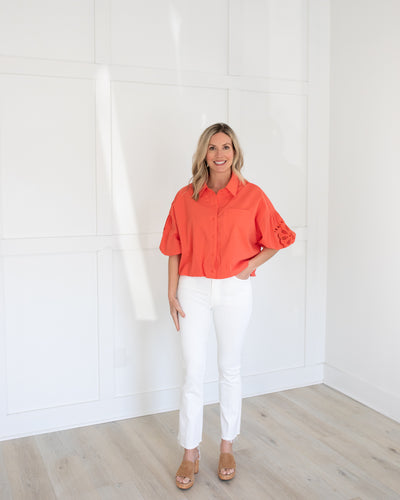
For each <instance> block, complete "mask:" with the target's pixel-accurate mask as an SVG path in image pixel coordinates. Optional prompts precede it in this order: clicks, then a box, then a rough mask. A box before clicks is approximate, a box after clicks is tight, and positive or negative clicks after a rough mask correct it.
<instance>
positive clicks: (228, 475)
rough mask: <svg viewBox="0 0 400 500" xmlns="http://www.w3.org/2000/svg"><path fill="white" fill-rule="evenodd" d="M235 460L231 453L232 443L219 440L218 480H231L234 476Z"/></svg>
mask: <svg viewBox="0 0 400 500" xmlns="http://www.w3.org/2000/svg"><path fill="white" fill-rule="evenodd" d="M235 469H236V464H235V459H234V458H233V453H232V441H226V440H225V439H221V446H220V458H219V464H218V476H219V478H220V479H223V480H228V479H232V478H233V477H234V475H235Z"/></svg>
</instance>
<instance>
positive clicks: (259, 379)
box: [0, 364, 323, 441]
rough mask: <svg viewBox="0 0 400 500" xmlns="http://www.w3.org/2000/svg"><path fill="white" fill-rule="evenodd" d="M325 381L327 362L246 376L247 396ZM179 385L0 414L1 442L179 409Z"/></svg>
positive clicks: (213, 393)
mask: <svg viewBox="0 0 400 500" xmlns="http://www.w3.org/2000/svg"><path fill="white" fill-rule="evenodd" d="M322 382H323V365H322V364H318V365H314V366H306V367H296V368H288V369H285V370H278V371H274V372H269V373H258V374H253V375H243V397H245V398H246V397H250V396H256V395H260V394H268V393H271V392H277V391H283V390H285V389H292V388H296V387H304V386H307V385H314V384H319V383H322ZM179 394H180V390H179V388H176V387H174V388H170V389H165V390H161V391H154V392H149V393H143V394H133V395H130V396H125V397H116V398H114V399H111V400H103V401H90V402H85V403H81V404H76V405H70V406H68V405H66V406H63V407H56V408H43V409H37V410H33V411H26V412H20V413H12V414H9V415H6V416H2V417H0V441H1V440H6V439H13V438H19V437H24V436H31V435H36V434H43V433H46V432H54V431H59V430H64V429H71V428H74V427H84V426H87V425H94V424H100V423H105V422H110V421H115V420H123V419H126V418H132V417H139V416H143V415H149V414H154V413H163V412H166V411H173V410H176V409H177V408H178V406H179ZM204 396H205V398H204V399H205V404H211V403H215V402H216V401H218V383H217V381H212V382H208V383H206V384H205V394H204Z"/></svg>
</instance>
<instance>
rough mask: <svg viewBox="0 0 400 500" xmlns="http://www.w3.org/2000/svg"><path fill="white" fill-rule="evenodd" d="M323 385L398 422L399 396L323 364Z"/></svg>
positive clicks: (399, 410)
mask: <svg viewBox="0 0 400 500" xmlns="http://www.w3.org/2000/svg"><path fill="white" fill-rule="evenodd" d="M324 384H326V385H328V386H329V387H332V388H333V389H336V390H338V391H340V392H342V393H343V394H346V396H350V397H351V398H353V399H355V400H356V401H359V402H360V403H362V404H364V405H366V406H368V407H370V408H372V409H373V410H376V411H378V412H379V413H382V414H383V415H385V416H386V417H389V418H391V419H393V420H396V421H397V422H400V396H399V395H396V394H389V393H387V392H385V391H384V390H382V389H380V388H379V387H375V386H373V385H371V384H370V383H368V382H366V381H365V380H361V379H359V378H358V377H356V376H354V375H351V374H350V373H346V372H344V371H342V370H339V369H338V368H335V367H334V366H331V365H329V364H328V363H325V365H324Z"/></svg>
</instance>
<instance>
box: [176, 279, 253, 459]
mask: <svg viewBox="0 0 400 500" xmlns="http://www.w3.org/2000/svg"><path fill="white" fill-rule="evenodd" d="M250 279H251V278H249V279H247V280H240V279H239V278H236V277H232V278H226V279H210V278H204V277H192V276H180V278H179V284H178V292H177V297H178V300H179V302H180V304H181V306H182V309H183V311H184V312H185V315H186V316H185V317H184V318H182V317H180V318H179V322H180V326H181V338H182V352H183V362H184V370H185V375H184V383H183V387H182V395H181V406H180V412H179V434H178V441H179V443H180V444H181V446H183V447H184V448H187V449H192V448H196V446H198V445H199V443H200V442H201V438H202V431H203V387H204V375H205V368H206V353H207V340H208V334H209V332H210V327H211V322H212V321H213V320H214V327H215V332H216V337H217V345H218V370H219V399H220V420H221V437H222V439H225V440H227V441H232V440H233V439H234V438H235V437H236V436H237V435H238V434H239V432H240V419H241V410H242V388H241V375H240V365H241V355H242V346H243V341H244V337H245V333H246V328H247V325H248V323H249V319H250V315H251V309H252V288H251V282H250Z"/></svg>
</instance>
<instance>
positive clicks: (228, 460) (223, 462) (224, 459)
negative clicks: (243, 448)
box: [218, 453, 236, 470]
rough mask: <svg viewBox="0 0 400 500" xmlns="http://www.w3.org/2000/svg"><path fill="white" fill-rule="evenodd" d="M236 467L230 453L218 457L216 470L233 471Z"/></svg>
mask: <svg viewBox="0 0 400 500" xmlns="http://www.w3.org/2000/svg"><path fill="white" fill-rule="evenodd" d="M235 467H236V462H235V458H234V456H233V455H232V453H221V454H220V456H219V464H218V470H221V469H234V468H235Z"/></svg>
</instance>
